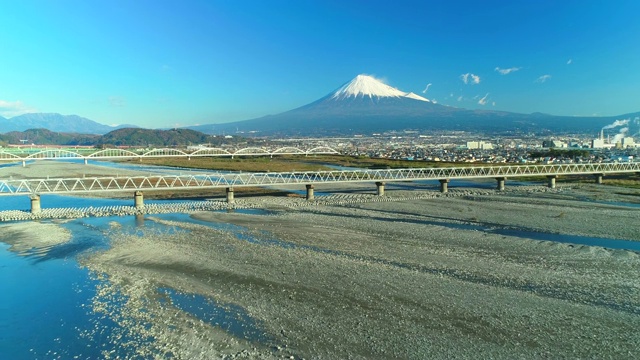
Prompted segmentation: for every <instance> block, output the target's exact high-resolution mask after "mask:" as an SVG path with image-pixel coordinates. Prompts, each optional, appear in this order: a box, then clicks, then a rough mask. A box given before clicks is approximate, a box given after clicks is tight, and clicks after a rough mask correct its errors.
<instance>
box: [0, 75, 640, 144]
mask: <svg viewBox="0 0 640 360" xmlns="http://www.w3.org/2000/svg"><path fill="white" fill-rule="evenodd" d="M612 123H614V124H618V123H625V124H626V125H628V127H627V128H622V127H619V129H617V130H620V131H622V130H623V129H626V131H627V132H626V134H628V135H636V134H640V112H637V113H631V114H622V115H618V116H607V117H588V116H555V115H548V114H542V113H532V114H521V113H513V112H507V111H494V110H469V109H464V108H458V107H453V106H446V105H441V104H437V103H436V102H434V101H431V100H429V99H427V98H425V97H422V96H419V95H417V94H414V93H412V92H404V91H401V90H399V89H396V88H394V87H391V86H389V85H387V84H384V83H383V82H381V81H379V80H378V79H376V78H374V77H372V76H369V75H358V76H356V77H355V78H354V79H353V80H351V81H349V82H347V83H345V84H344V85H342V86H341V87H339V88H337V89H336V90H335V91H332V92H331V93H329V94H327V95H326V96H324V97H322V98H320V99H318V100H316V101H314V102H312V103H310V104H307V105H304V106H301V107H299V108H296V109H293V110H289V111H286V112H283V113H280V114H276V115H268V116H264V117H260V118H257V119H250V120H243V121H236V122H228V123H221V124H206V125H198V126H189V127H186V128H187V129H191V130H196V131H199V132H203V133H205V134H212V135H215V134H233V133H243V134H255V135H258V136H337V135H354V134H372V133H381V132H386V131H402V130H417V131H421V132H428V131H470V132H493V133H535V134H539V135H544V134H560V133H582V134H585V133H592V134H594V135H595V134H596V133H598V132H599V131H600V130H601V129H602V128H608V126H609V125H608V124H612ZM135 127H137V126H134V125H119V126H108V125H103V124H99V123H97V122H95V121H93V120H89V119H87V118H83V117H80V116H77V115H60V114H52V113H33V114H24V115H20V116H15V117H12V118H10V119H5V118H2V117H0V133H6V132H9V131H25V130H28V129H48V130H51V131H53V132H60V133H79V134H98V135H102V134H106V133H108V132H111V131H113V130H117V129H121V128H135ZM617 130H616V131H617ZM621 134H622V132H620V133H618V135H621Z"/></svg>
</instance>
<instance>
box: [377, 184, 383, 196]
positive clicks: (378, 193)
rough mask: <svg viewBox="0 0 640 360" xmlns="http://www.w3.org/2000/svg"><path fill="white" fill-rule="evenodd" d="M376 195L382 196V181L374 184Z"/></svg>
mask: <svg viewBox="0 0 640 360" xmlns="http://www.w3.org/2000/svg"><path fill="white" fill-rule="evenodd" d="M376 194H377V195H378V196H384V182H382V181H378V182H376Z"/></svg>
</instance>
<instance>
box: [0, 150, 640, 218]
mask: <svg viewBox="0 0 640 360" xmlns="http://www.w3.org/2000/svg"><path fill="white" fill-rule="evenodd" d="M624 173H640V162H632V163H589V164H561V165H513V166H506V165H505V166H468V167H449V168H415V169H376V170H374V169H363V170H333V171H309V172H277V173H270V172H264V173H218V172H213V173H202V174H188V175H149V176H122V177H120V176H107V177H83V178H46V179H15V180H14V179H9V180H7V179H0V196H2V195H20V194H23V195H30V196H31V202H32V208H31V210H32V212H33V211H39V209H40V195H41V194H73V193H92V192H112V191H114V192H122V191H132V192H134V205H135V206H136V207H143V194H142V192H143V191H156V190H189V189H216V188H225V189H226V193H227V201H228V202H233V191H234V188H241V187H249V186H252V187H260V186H273V185H305V187H306V189H307V199H309V200H313V197H314V194H313V190H314V185H318V184H337V183H365V182H374V183H375V184H376V186H377V194H378V195H384V186H385V183H386V182H403V181H417V180H439V182H440V191H441V192H447V191H448V183H449V182H450V181H451V180H456V179H477V178H494V179H496V181H497V189H498V190H504V188H505V181H506V179H507V178H518V177H533V176H544V177H546V178H547V179H548V186H549V187H551V188H554V187H555V186H556V179H557V178H558V176H561V175H593V176H594V178H595V181H596V183H602V178H603V176H604V175H606V174H624Z"/></svg>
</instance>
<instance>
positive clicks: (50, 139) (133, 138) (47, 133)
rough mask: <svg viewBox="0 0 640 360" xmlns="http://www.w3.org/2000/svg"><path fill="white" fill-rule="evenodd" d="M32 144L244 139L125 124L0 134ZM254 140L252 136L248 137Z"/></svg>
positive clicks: (98, 144)
mask: <svg viewBox="0 0 640 360" xmlns="http://www.w3.org/2000/svg"><path fill="white" fill-rule="evenodd" d="M22 140H26V141H25V142H24V143H26V144H36V145H45V144H46V145H70V146H72V145H82V146H95V147H103V146H107V147H108V146H140V147H156V148H159V147H172V146H187V145H198V144H212V145H213V144H220V143H231V142H245V141H246V139H244V140H243V138H233V139H224V138H222V137H215V136H211V135H207V134H204V133H201V132H198V131H194V130H189V129H174V130H149V129H140V128H127V129H118V130H114V131H112V132H110V133H108V134H105V135H95V134H76V133H62V132H55V131H51V130H47V129H30V130H26V131H11V132H8V133H6V134H0V144H1V145H7V144H14V145H19V144H22V143H23V141H22ZM249 142H250V143H256V140H249Z"/></svg>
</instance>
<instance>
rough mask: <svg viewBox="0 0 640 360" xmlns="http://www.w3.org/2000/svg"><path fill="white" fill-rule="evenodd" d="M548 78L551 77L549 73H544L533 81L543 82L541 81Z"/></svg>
mask: <svg viewBox="0 0 640 360" xmlns="http://www.w3.org/2000/svg"><path fill="white" fill-rule="evenodd" d="M549 79H551V75H549V74H545V75H542V76H540V77H539V78H537V79H536V81H535V82H537V83H543V82H545V81H547V80H549Z"/></svg>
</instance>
